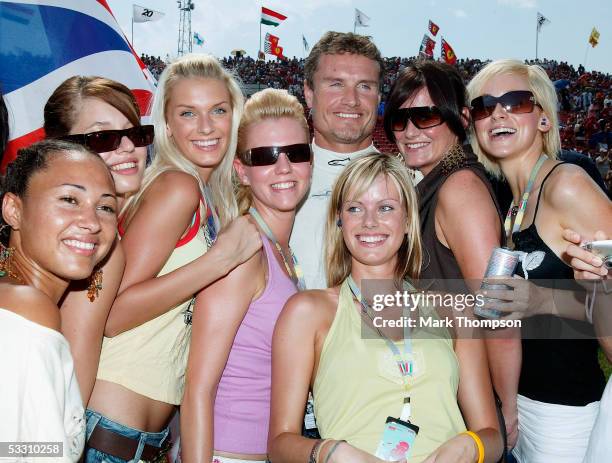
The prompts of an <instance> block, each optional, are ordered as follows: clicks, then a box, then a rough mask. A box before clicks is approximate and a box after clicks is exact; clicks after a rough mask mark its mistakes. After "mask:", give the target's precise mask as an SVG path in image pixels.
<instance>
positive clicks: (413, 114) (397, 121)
mask: <svg viewBox="0 0 612 463" xmlns="http://www.w3.org/2000/svg"><path fill="white" fill-rule="evenodd" d="M409 119H410V120H411V121H412V123H413V124H414V125H415V127H417V128H419V129H429V128H431V127H435V126H437V125H440V124H442V123H443V122H444V117H442V113H440V110H439V109H438V108H436V107H435V106H415V107H412V108H399V109H396V110H395V111H393V112H392V113H391V129H392V130H394V131H395V132H401V131H403V130H406V127H407V126H408V120H409Z"/></svg>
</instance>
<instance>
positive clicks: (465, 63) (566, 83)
mask: <svg viewBox="0 0 612 463" xmlns="http://www.w3.org/2000/svg"><path fill="white" fill-rule="evenodd" d="M141 59H142V60H143V62H144V63H145V64H146V65H147V67H148V68H149V70H150V71H151V73H152V74H153V75H154V76H155V77H157V76H159V74H161V72H162V71H163V70H164V67H165V65H166V64H165V62H164V61H163V60H162V59H161V58H160V57H159V56H158V57H155V56H148V55H144V54H143V55H142V56H141ZM415 59H416V57H414V56H413V57H409V58H400V57H388V58H383V61H384V64H385V73H384V79H383V83H382V100H383V103H382V105H384V101H385V100H386V98H387V97H388V95H389V90H390V89H391V86H392V85H393V82H395V80H396V78H397V76H398V74H399V73H400V72H401V71H402V70H403V69H404V68H405V67H406V66H407V65H408V64H410V63H411V62H413V61H414V60H415ZM304 61H305V60H304V59H302V58H299V59H298V58H296V57H293V58H292V59H288V60H280V59H277V60H268V61H263V60H255V59H253V58H251V57H249V56H238V57H234V56H229V57H227V58H223V60H222V63H223V65H224V66H225V67H227V68H229V69H233V70H234V72H235V73H236V74H237V75H238V77H239V78H240V80H241V81H242V83H244V84H259V85H261V88H267V87H270V88H276V89H286V90H288V91H289V93H290V94H292V95H294V96H296V97H297V98H298V99H299V100H300V101H301V102H302V103H304V104H305V101H304ZM488 62H489V60H484V61H483V60H480V59H470V58H466V59H460V60H458V61H457V63H456V67H457V69H458V71H459V72H460V74H461V76H462V77H463V79H464V81H465V82H466V83H467V82H469V81H470V79H471V78H472V77H473V76H474V75H475V74H476V73H477V72H478V71H480V70H481V69H482V68H483V67H484V66H485V65H486V64H487V63H488ZM526 63H528V64H539V65H540V66H542V67H543V68H544V69H545V70H546V72H547V73H548V76H549V77H550V79H551V80H552V81H553V82H554V83H555V87H556V89H557V94H558V98H559V122H560V130H561V140H562V146H563V148H564V149H567V150H574V151H578V152H580V153H584V154H587V155H588V156H589V157H590V158H591V159H592V160H593V161H594V162H595V163H596V164H597V168H598V170H599V172H600V174H601V176H602V178H603V179H604V180H605V181H606V184H607V186H608V189H610V188H611V187H612V174H609V172H610V156H611V154H610V151H611V150H612V127H611V126H612V75H610V74H604V73H601V72H598V71H591V72H586V70H585V68H584V66H582V65H580V66H578V68H575V67H574V66H573V65H571V64H568V63H566V62H564V61H561V62H558V61H555V60H547V59H542V60H538V61H536V60H528V61H526ZM383 107H384V106H383ZM381 115H382V112H381ZM380 134H382V132H380ZM374 142H375V144H376V145H377V146H379V147H381V145H382V148H383V149H384V148H386V147H387V146H389V145H387V140H382V139H380V138H379V139H377V138H376V137H375V140H374Z"/></svg>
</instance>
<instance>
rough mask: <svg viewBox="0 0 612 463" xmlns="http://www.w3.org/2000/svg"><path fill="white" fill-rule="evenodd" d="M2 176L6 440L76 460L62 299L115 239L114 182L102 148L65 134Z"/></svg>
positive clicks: (2, 427) (2, 430)
mask: <svg viewBox="0 0 612 463" xmlns="http://www.w3.org/2000/svg"><path fill="white" fill-rule="evenodd" d="M2 183H3V185H2V187H3V188H2V222H1V225H0V234H1V235H2V236H1V241H2V243H0V250H1V252H0V307H1V309H0V352H1V354H0V369H1V370H2V372H3V373H2V381H0V410H2V419H1V420H0V440H2V441H4V442H12V443H13V444H19V443H21V444H22V445H13V446H11V445H6V444H4V448H3V456H4V457H8V460H10V461H33V460H36V458H35V457H36V456H39V455H32V452H45V455H46V456H56V457H58V458H53V459H52V460H57V461H60V460H61V461H65V462H75V461H79V457H80V456H81V452H82V450H83V443H84V440H85V414H84V409H83V402H82V401H81V394H80V392H79V386H78V383H77V380H76V378H75V371H74V365H73V360H72V356H71V353H70V352H71V350H72V349H71V346H69V344H68V342H67V340H66V339H65V338H64V336H62V334H61V333H60V311H59V308H58V304H59V301H60V299H61V297H62V295H63V294H64V292H65V291H66V289H67V287H68V284H69V283H70V281H71V280H81V279H84V278H87V277H88V275H90V274H91V273H92V271H93V270H94V268H95V266H96V264H97V263H98V262H100V261H101V260H102V259H103V258H104V256H105V255H106V254H107V252H108V251H109V250H110V248H111V246H112V244H113V241H114V240H115V234H116V230H117V213H116V210H117V199H116V197H115V187H114V185H113V180H112V178H111V176H110V174H109V172H108V169H107V168H106V166H105V165H104V163H103V162H102V161H101V160H100V158H99V157H98V156H96V155H94V154H93V153H92V152H90V151H89V150H87V149H85V148H84V147H82V146H79V145H75V144H72V143H67V142H64V141H59V140H45V141H42V142H39V143H35V144H34V145H31V146H29V147H28V148H24V149H22V150H20V151H19V153H18V156H17V158H16V159H15V161H13V162H12V163H11V164H10V165H9V166H8V169H7V173H6V176H5V177H4V178H3V182H2ZM28 442H29V445H27V443H28ZM32 444H36V445H32ZM60 446H62V447H60ZM21 452H25V453H27V452H29V453H30V458H28V457H27V456H25V455H24V456H23V458H19V454H20V453H21ZM32 457H33V458H32Z"/></svg>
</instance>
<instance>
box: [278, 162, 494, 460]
mask: <svg viewBox="0 0 612 463" xmlns="http://www.w3.org/2000/svg"><path fill="white" fill-rule="evenodd" d="M417 214H418V212H417V202H416V195H415V191H414V188H413V187H412V183H411V181H410V179H409V177H408V174H407V171H406V169H405V167H404V166H403V164H402V163H401V161H399V160H398V159H396V158H395V157H392V156H389V155H386V154H380V153H371V154H369V155H365V156H363V157H361V158H359V159H357V160H354V161H352V162H351V163H350V164H349V165H348V166H347V167H346V168H345V170H344V171H343V173H342V174H341V175H340V177H339V178H338V180H337V182H336V184H335V186H334V189H333V192H332V196H331V201H330V209H329V211H328V220H327V228H326V243H327V248H326V266H327V268H326V270H327V276H328V277H327V278H328V285H329V289H326V290H313V291H305V292H302V293H299V294H298V295H295V296H293V297H292V298H291V299H290V300H289V302H288V303H287V304H286V305H285V308H284V309H283V312H282V314H281V316H280V318H279V320H278V322H277V325H276V329H275V334H274V340H273V347H272V405H271V417H270V438H269V444H268V452H269V456H270V459H271V461H274V462H289V461H291V462H293V461H300V462H304V463H306V462H309V463H310V462H313V463H335V462H348V461H350V462H372V463H375V462H380V461H385V460H383V459H382V458H378V457H377V456H374V455H375V454H376V455H379V456H382V454H381V451H382V449H381V448H379V443H380V441H381V438H382V437H383V430H385V427H387V428H388V429H391V433H392V431H393V430H394V429H395V430H396V429H397V428H398V426H396V425H395V424H396V423H397V422H398V421H400V420H397V418H398V417H399V418H401V421H404V422H405V421H407V420H408V419H409V420H410V422H411V423H412V425H416V426H418V427H419V431H418V434H417V435H416V438H414V439H413V440H410V439H407V438H405V437H406V434H404V438H402V439H399V440H397V446H396V448H395V449H393V451H390V452H389V453H390V457H391V459H393V460H400V459H402V460H403V459H404V458H406V461H407V462H409V463H417V462H426V463H433V462H434V461H435V462H436V463H477V462H478V463H482V462H487V463H493V462H496V461H497V460H498V459H499V458H500V456H501V452H502V446H503V443H502V439H501V434H500V432H499V427H498V420H497V416H496V412H495V406H494V399H493V391H492V387H491V383H490V379H489V370H488V368H487V362H486V354H485V349H484V344H483V342H482V340H480V339H457V340H456V341H454V345H453V340H452V339H450V337H449V336H448V333H447V332H446V331H445V330H443V331H442V332H439V331H438V332H435V333H430V334H431V335H429V336H406V333H405V332H404V329H402V328H399V329H398V328H387V327H382V328H381V327H380V325H381V322H380V320H379V321H378V322H373V320H374V319H375V317H372V318H371V319H370V318H368V316H362V314H363V313H364V309H365V308H368V311H367V312H368V313H370V316H372V315H376V313H373V312H372V311H371V310H369V308H370V307H369V305H368V303H367V301H366V300H365V299H363V300H364V301H366V302H362V303H360V302H358V301H361V300H362V298H361V292H360V287H361V286H362V282H363V281H364V280H367V279H377V280H386V281H387V282H392V283H390V284H388V286H393V287H394V288H401V284H400V283H399V282H403V281H405V280H406V279H415V278H417V277H418V271H419V269H420V266H421V239H420V232H419V220H418V216H417ZM383 284H384V283H383ZM398 284H400V285H399V286H398ZM364 288H365V287H364ZM364 292H367V291H365V289H364ZM374 302H375V301H374ZM420 310H421V312H420V315H421V317H423V314H424V313H425V311H426V310H427V309H426V308H425V309H420ZM400 314H401V312H400ZM372 324H374V325H375V326H376V327H377V328H376V329H375V330H374V329H373V328H372ZM362 333H363V334H364V336H362ZM369 333H371V334H374V333H376V335H374V336H365V334H369ZM402 337H403V338H404V339H405V341H404V342H397V341H392V340H397V339H401V338H402ZM402 351H404V352H403V353H402ZM396 361H397V363H396ZM398 366H400V368H399V369H398ZM309 389H312V392H313V395H314V401H315V414H316V418H317V425H318V427H319V431H320V433H321V436H322V437H323V438H324V439H323V440H317V441H315V440H312V439H307V438H305V437H302V436H301V433H300V432H301V423H302V418H303V410H304V404H305V402H306V398H307V395H308V391H309ZM406 397H409V401H407V400H405V398H406ZM387 417H393V418H395V419H396V420H395V422H392V423H390V424H389V425H387V426H386V425H385V420H386V419H387ZM464 419H465V422H464ZM466 425H467V428H468V429H470V430H471V431H467V432H466ZM385 436H387V434H385ZM406 450H407V453H406ZM394 452H396V453H394ZM394 455H395V456H396V457H395V458H393V456H394ZM397 455H400V456H399V457H397ZM386 458H389V457H386Z"/></svg>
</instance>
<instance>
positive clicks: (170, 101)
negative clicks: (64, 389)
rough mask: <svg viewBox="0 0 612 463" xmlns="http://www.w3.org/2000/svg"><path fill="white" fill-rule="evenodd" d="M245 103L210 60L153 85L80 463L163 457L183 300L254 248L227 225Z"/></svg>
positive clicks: (180, 372)
mask: <svg viewBox="0 0 612 463" xmlns="http://www.w3.org/2000/svg"><path fill="white" fill-rule="evenodd" d="M242 104H243V97H242V93H241V92H240V89H239V87H238V85H237V84H236V81H235V80H234V79H233V78H232V76H231V75H229V74H228V73H227V71H225V70H224V69H223V68H222V67H221V65H220V64H219V62H218V61H217V60H216V59H215V58H213V57H211V56H206V55H187V56H183V57H181V58H179V59H177V60H176V61H175V62H173V63H172V64H171V65H169V66H168V67H167V68H166V69H165V71H164V73H163V74H162V76H161V78H160V80H159V85H158V88H157V92H156V94H155V98H154V101H153V108H152V119H153V122H154V126H155V131H156V133H157V135H156V140H155V146H154V158H153V161H152V164H151V166H150V167H149V168H148V169H147V171H146V173H145V176H144V179H143V186H142V188H141V190H140V191H139V192H138V193H137V194H135V195H133V196H131V197H130V198H128V200H127V202H126V204H125V205H124V214H123V217H122V222H121V224H120V225H121V226H120V233H121V234H122V235H123V236H122V239H121V244H122V247H123V250H124V252H125V261H126V263H125V271H124V273H123V278H122V281H121V286H120V288H119V294H118V296H117V298H116V299H115V301H114V303H113V306H112V308H111V311H110V314H109V317H108V321H107V324H106V329H105V335H106V337H105V338H104V342H103V345H102V353H101V356H100V365H99V368H98V374H97V379H96V383H95V385H94V389H93V392H92V395H91V399H90V401H89V409H88V410H87V447H86V457H85V461H87V462H101V461H113V462H123V461H130V460H134V461H138V460H140V459H142V460H155V459H157V458H161V457H162V456H163V455H164V453H165V451H166V450H165V447H166V444H167V442H168V439H167V436H168V422H169V421H170V419H171V418H172V416H173V415H174V412H175V408H176V406H177V405H178V404H180V402H181V400H182V396H183V387H184V375H185V368H186V364H187V355H188V347H189V341H190V333H191V311H190V309H191V306H190V301H191V300H192V299H193V297H194V295H195V294H196V293H197V292H198V291H199V290H201V289H202V288H203V287H205V286H207V285H208V284H210V283H212V282H213V281H216V280H217V279H219V278H221V277H223V276H224V275H226V274H227V272H229V271H230V270H231V269H233V268H234V267H235V266H236V265H238V264H240V263H242V262H243V261H244V260H246V259H248V258H250V257H251V256H252V255H253V253H255V252H256V251H257V249H258V248H259V247H260V246H261V241H260V239H259V233H257V231H256V229H255V227H254V226H253V225H251V224H250V223H248V220H247V219H245V218H239V219H237V220H236V221H234V222H232V223H231V224H230V222H231V220H232V219H233V218H234V217H235V216H236V214H237V211H236V209H237V208H236V205H235V200H234V196H233V191H232V183H231V169H232V153H233V152H234V150H235V146H236V132H237V129H238V125H237V124H238V121H239V120H240V114H241V112H242ZM222 225H223V226H226V225H227V227H225V230H224V231H223V232H222V233H219V230H220V226H222ZM217 235H218V236H217ZM215 240H216V244H215V245H214V246H212V247H211V245H212V243H213V242H214V241H215ZM209 248H210V250H209Z"/></svg>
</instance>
